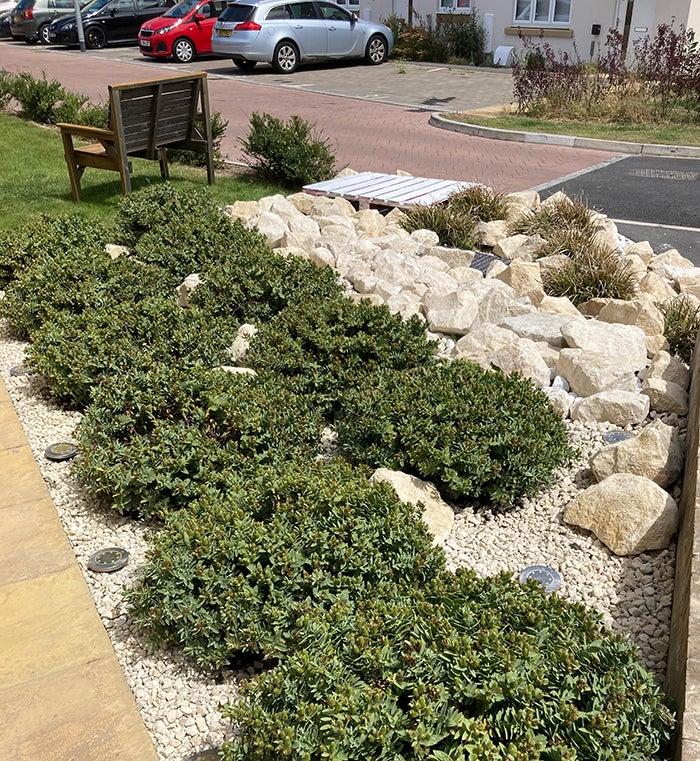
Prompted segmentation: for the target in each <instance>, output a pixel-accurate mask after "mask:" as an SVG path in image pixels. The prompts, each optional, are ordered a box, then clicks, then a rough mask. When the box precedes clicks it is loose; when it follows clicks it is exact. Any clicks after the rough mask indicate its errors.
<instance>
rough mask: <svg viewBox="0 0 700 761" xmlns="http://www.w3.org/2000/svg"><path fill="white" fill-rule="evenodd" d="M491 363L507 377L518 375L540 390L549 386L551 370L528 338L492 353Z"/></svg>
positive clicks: (519, 339) (489, 359)
mask: <svg viewBox="0 0 700 761" xmlns="http://www.w3.org/2000/svg"><path fill="white" fill-rule="evenodd" d="M488 361H489V363H492V364H494V365H496V367H500V368H501V370H503V372H504V373H505V374H506V375H510V373H518V375H521V376H522V377H523V378H528V379H530V380H531V381H532V382H533V383H534V384H535V385H536V386H537V387H538V388H542V386H549V368H548V367H547V363H546V362H545V361H544V359H542V355H541V354H540V352H539V350H538V349H537V346H536V345H535V344H534V342H533V341H529V340H528V339H527V338H517V339H516V340H515V341H512V342H511V343H508V344H505V345H504V346H501V347H500V348H499V349H497V350H495V351H492V352H491V353H490V354H489V357H488Z"/></svg>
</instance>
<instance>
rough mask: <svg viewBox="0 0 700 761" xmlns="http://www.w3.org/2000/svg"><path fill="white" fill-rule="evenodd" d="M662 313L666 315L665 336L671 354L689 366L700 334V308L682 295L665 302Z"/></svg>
mask: <svg viewBox="0 0 700 761" xmlns="http://www.w3.org/2000/svg"><path fill="white" fill-rule="evenodd" d="M661 311H662V312H663V315H664V336H665V337H666V340H667V341H668V344H669V346H670V348H671V352H672V353H673V354H675V355H676V356H677V357H679V358H680V359H682V360H683V362H685V363H686V364H688V365H689V364H690V362H691V360H692V358H693V351H694V350H695V342H696V341H697V338H698V333H700V307H698V306H696V305H695V304H694V303H693V302H692V301H691V300H690V299H689V298H688V297H687V296H686V295H684V294H681V295H680V296H676V297H675V298H673V299H668V300H667V301H664V302H663V304H661Z"/></svg>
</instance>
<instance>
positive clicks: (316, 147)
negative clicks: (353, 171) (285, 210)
mask: <svg viewBox="0 0 700 761" xmlns="http://www.w3.org/2000/svg"><path fill="white" fill-rule="evenodd" d="M240 143H241V144H242V146H243V151H244V153H245V155H246V157H247V160H248V163H249V165H250V167H251V168H252V170H253V171H254V172H256V173H257V174H260V175H262V176H263V177H266V178H271V179H274V180H276V181H278V182H280V183H281V184H282V185H286V186H288V187H292V188H300V187H301V186H303V185H307V184H309V183H313V182H322V181H323V180H330V179H331V177H333V176H334V175H335V174H336V172H337V169H336V160H335V155H334V153H333V150H332V148H331V145H330V141H329V140H328V139H327V138H325V137H323V135H321V133H320V132H319V131H318V130H317V129H316V127H315V126H314V125H313V124H311V123H310V122H307V121H306V120H304V119H302V118H301V117H300V116H298V115H296V114H294V115H292V116H291V117H290V118H289V120H288V121H287V122H283V121H282V120H281V119H278V118H276V117H274V116H271V115H270V114H265V113H263V114H259V113H257V112H256V113H254V114H253V115H252V116H251V117H250V131H249V133H248V136H247V137H245V138H240Z"/></svg>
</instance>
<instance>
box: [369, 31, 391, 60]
mask: <svg viewBox="0 0 700 761" xmlns="http://www.w3.org/2000/svg"><path fill="white" fill-rule="evenodd" d="M387 52H388V49H387V44H386V40H385V39H384V38H383V37H382V36H381V35H380V34H375V35H374V36H373V37H370V38H369V42H368V43H367V49H366V50H365V61H366V62H367V63H368V64H370V65H371V66H377V65H378V64H380V63H384V61H386V57H387Z"/></svg>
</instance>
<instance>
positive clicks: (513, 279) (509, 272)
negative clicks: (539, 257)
mask: <svg viewBox="0 0 700 761" xmlns="http://www.w3.org/2000/svg"><path fill="white" fill-rule="evenodd" d="M496 279H498V280H501V281H503V282H504V283H506V284H507V285H509V286H510V287H511V288H512V289H513V290H514V291H515V293H516V294H517V295H518V296H527V297H528V298H529V299H530V301H532V303H533V304H535V305H537V304H539V303H540V301H542V299H543V297H544V289H543V288H542V277H541V275H540V266H539V264H537V262H525V261H522V260H520V259H515V260H513V261H512V262H511V264H510V266H509V267H508V269H506V270H504V271H503V272H501V273H499V274H498V275H496Z"/></svg>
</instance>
